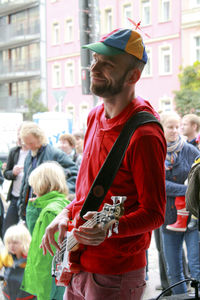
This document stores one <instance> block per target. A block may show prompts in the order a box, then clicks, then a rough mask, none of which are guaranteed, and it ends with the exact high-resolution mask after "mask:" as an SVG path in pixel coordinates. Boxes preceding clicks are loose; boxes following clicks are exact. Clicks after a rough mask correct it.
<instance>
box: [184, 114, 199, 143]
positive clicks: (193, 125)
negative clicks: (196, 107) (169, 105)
mask: <svg viewBox="0 0 200 300" xmlns="http://www.w3.org/2000/svg"><path fill="white" fill-rule="evenodd" d="M181 123H182V124H181V130H182V134H183V135H184V136H186V137H187V142H188V143H190V144H192V145H193V146H195V147H197V148H199V138H198V134H199V130H200V117H199V116H197V115H195V114H187V115H184V116H183V118H182V122H181Z"/></svg>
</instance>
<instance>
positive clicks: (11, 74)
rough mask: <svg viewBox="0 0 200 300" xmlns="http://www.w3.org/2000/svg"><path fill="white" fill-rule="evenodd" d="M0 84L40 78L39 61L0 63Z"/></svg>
mask: <svg viewBox="0 0 200 300" xmlns="http://www.w3.org/2000/svg"><path fill="white" fill-rule="evenodd" d="M0 70H1V72H0V82H1V83H2V82H12V81H15V80H23V79H24V78H34V77H38V76H40V61H39V60H32V61H29V62H26V61H25V62H21V63H17V62H16V63H13V62H9V61H8V62H7V63H0Z"/></svg>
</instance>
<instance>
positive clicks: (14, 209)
mask: <svg viewBox="0 0 200 300" xmlns="http://www.w3.org/2000/svg"><path fill="white" fill-rule="evenodd" d="M18 199H19V197H15V196H13V195H11V199H10V205H9V207H8V210H7V213H6V217H5V219H4V223H3V234H5V232H6V230H7V229H8V228H9V227H10V226H12V225H15V224H17V223H18V222H19V216H18V203H17V202H18Z"/></svg>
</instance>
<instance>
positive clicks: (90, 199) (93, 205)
mask: <svg viewBox="0 0 200 300" xmlns="http://www.w3.org/2000/svg"><path fill="white" fill-rule="evenodd" d="M152 122H153V123H157V124H158V125H159V126H160V127H161V129H162V130H163V128H162V125H161V124H160V122H159V121H158V120H157V119H156V117H155V116H154V115H152V114H151V113H149V112H146V111H140V112H138V113H136V114H134V115H133V116H132V117H131V118H130V119H129V120H128V121H127V122H126V123H125V125H124V127H123V129H122V131H121V133H120V135H119V136H118V138H117V139H116V141H115V143H114V144H113V146H112V148H111V150H110V152H109V153H108V155H107V157H106V160H105V161H104V163H103V165H102V167H101V169H100V170H99V173H98V174H97V176H96V178H95V180H94V182H93V184H92V186H91V188H90V191H89V193H88V195H87V198H86V199H85V202H84V204H83V207H82V209H81V212H80V216H81V218H82V219H83V216H84V215H85V214H86V213H87V212H88V211H97V210H98V209H99V207H100V205H101V203H102V202H103V199H104V198H105V196H106V194H107V192H108V190H109V188H110V186H111V184H112V182H113V180H114V178H115V175H116V173H117V171H118V169H119V167H120V165H121V162H122V160H123V158H124V155H125V151H126V149H127V147H128V145H129V142H130V139H131V137H132V135H133V133H134V132H135V130H136V129H137V128H138V127H139V126H141V125H144V124H146V123H152Z"/></svg>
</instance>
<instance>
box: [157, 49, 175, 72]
mask: <svg viewBox="0 0 200 300" xmlns="http://www.w3.org/2000/svg"><path fill="white" fill-rule="evenodd" d="M159 52H160V55H159V71H160V75H168V74H171V73H172V53H171V46H162V47H160V51H159Z"/></svg>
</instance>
